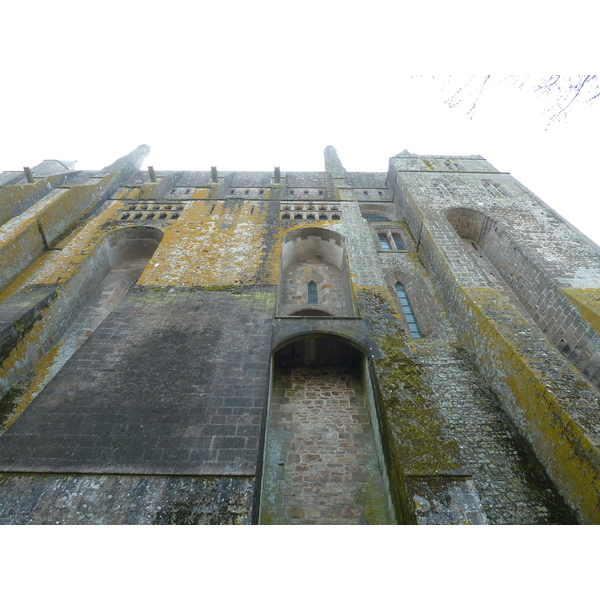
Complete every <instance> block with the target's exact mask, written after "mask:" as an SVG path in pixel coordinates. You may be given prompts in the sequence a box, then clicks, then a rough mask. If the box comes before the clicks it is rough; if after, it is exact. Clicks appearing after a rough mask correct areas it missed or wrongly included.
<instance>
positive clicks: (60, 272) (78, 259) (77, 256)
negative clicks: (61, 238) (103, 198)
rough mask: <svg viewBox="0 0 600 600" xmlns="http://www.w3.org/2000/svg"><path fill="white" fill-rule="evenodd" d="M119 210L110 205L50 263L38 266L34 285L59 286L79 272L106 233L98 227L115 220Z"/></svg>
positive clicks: (116, 205)
mask: <svg viewBox="0 0 600 600" xmlns="http://www.w3.org/2000/svg"><path fill="white" fill-rule="evenodd" d="M118 210H119V204H118V203H117V202H114V203H112V204H111V205H110V206H108V208H107V209H106V210H104V211H103V212H102V213H101V214H100V215H98V216H97V217H95V218H94V219H91V220H90V221H88V222H87V224H86V225H85V227H83V229H81V231H79V232H78V234H77V235H76V236H74V237H72V238H70V243H68V244H67V245H66V246H65V247H64V248H63V249H62V250H61V251H60V252H55V253H53V255H52V261H51V262H50V261H47V262H48V264H43V265H40V268H39V270H38V272H37V274H36V276H35V278H34V279H33V280H32V281H31V283H34V284H44V285H54V284H61V283H63V282H64V281H66V280H67V279H69V278H70V277H72V276H73V275H74V273H75V272H76V271H77V270H79V268H80V267H81V264H82V263H83V261H84V260H85V259H86V257H87V256H88V255H91V254H93V252H94V248H95V247H96V246H98V245H99V244H101V243H102V239H103V237H104V236H105V235H106V233H107V232H106V231H105V230H103V229H100V226H101V225H103V224H104V223H106V222H107V221H110V220H112V219H114V218H115V215H116V214H117V212H118Z"/></svg>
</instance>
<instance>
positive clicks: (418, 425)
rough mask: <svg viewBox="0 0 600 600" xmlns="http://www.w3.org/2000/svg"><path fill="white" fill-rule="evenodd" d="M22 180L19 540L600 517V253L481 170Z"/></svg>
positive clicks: (11, 288) (5, 201)
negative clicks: (43, 526) (31, 533)
mask: <svg viewBox="0 0 600 600" xmlns="http://www.w3.org/2000/svg"><path fill="white" fill-rule="evenodd" d="M148 152H149V149H148V147H147V146H140V147H139V148H136V149H135V150H134V151H133V152H131V153H130V154H129V155H127V156H125V157H123V158H121V159H119V160H117V161H116V162H115V163H113V164H112V165H110V166H108V167H106V168H105V169H102V170H101V171H76V170H73V164H70V163H64V162H60V161H44V162H43V163H41V165H38V166H37V167H33V168H31V169H25V170H24V172H21V173H19V172H4V173H2V174H0V361H1V367H0V395H1V396H2V399H1V400H0V432H1V433H0V523H3V524H9V523H23V524H25V523H82V524H83V523H86V524H92V523H115V524H120V523H144V524H146V523H148V524H150V523H156V524H168V523H182V524H216V523H223V524H230V523H232V524H233V523H237V524H251V523H261V524H269V523H279V524H288V523H289V524H295V523H297V524H312V523H314V524H327V523H340V524H392V523H398V524H465V523H471V524H506V523H510V524H551V523H556V524H557V523H598V522H600V506H599V475H600V460H599V458H600V456H599V453H598V443H599V439H598V438H599V435H600V418H599V414H598V413H599V405H598V404H599V398H600V389H599V386H600V339H599V333H600V249H599V248H598V247H597V246H596V245H595V244H593V243H592V242H591V241H589V240H588V239H587V238H585V237H584V236H583V235H582V234H580V233H579V232H578V231H577V230H575V229H574V228H573V227H572V226H570V225H569V224H568V223H567V222H566V221H565V220H564V219H562V218H561V217H560V216H559V215H557V214H556V213H555V212H554V211H552V210H551V209H550V208H549V207H547V206H546V205H545V204H544V203H543V202H542V201H540V200H539V199H538V198H537V197H536V196H534V195H533V194H532V193H531V192H530V191H529V190H527V189H526V188H524V187H523V186H522V185H521V184H520V183H519V182H517V181H516V180H515V179H514V178H512V177H511V176H510V175H509V174H508V173H502V172H499V171H498V170H497V169H495V168H494V167H492V166H491V165H490V164H489V163H488V162H487V161H486V160H484V159H483V158H482V157H480V156H421V155H419V156H417V155H413V154H411V153H409V152H408V151H404V152H402V153H400V154H398V155H396V156H395V157H392V158H391V159H390V161H389V167H388V170H387V172H380V173H361V172H354V173H353V172H347V171H346V170H345V169H344V167H343V165H342V162H341V161H340V159H339V157H338V156H337V153H336V151H335V150H334V149H333V148H332V147H328V148H327V149H326V150H325V169H324V171H322V172H284V171H281V170H280V169H279V168H277V167H276V168H275V169H274V170H273V171H268V172H267V171H265V172H222V171H220V170H218V169H217V168H216V167H213V168H211V170H209V171H194V172H191V171H185V172H167V171H160V170H158V169H157V170H155V169H154V168H153V167H149V169H148V170H147V171H141V170H140V166H141V164H142V162H143V160H144V158H145V156H146V155H147V154H148Z"/></svg>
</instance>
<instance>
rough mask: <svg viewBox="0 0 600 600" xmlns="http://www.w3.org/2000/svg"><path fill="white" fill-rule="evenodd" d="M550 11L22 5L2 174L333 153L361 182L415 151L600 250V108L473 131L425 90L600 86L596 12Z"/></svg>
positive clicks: (8, 27) (374, 5)
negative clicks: (582, 77)
mask: <svg viewBox="0 0 600 600" xmlns="http://www.w3.org/2000/svg"><path fill="white" fill-rule="evenodd" d="M545 6H547V9H548V10H547V13H546V14H545V15H540V14H538V12H536V11H535V9H534V8H531V9H530V10H529V9H528V7H527V6H525V5H524V3H522V2H521V3H520V4H519V3H517V2H515V3H514V7H513V6H512V5H511V2H504V3H503V4H502V8H501V9H500V8H498V9H489V11H488V12H487V13H483V12H482V9H481V7H482V4H481V3H480V2H463V1H461V0H457V1H455V2H452V3H448V2H446V3H441V2H440V3H438V2H436V1H435V0H433V1H431V2H428V3H423V9H422V10H421V11H420V10H419V9H418V8H406V7H404V6H403V5H402V3H401V2H400V0H397V1H396V2H382V1H380V0H373V1H371V2H369V3H368V4H364V3H361V4H353V3H350V2H346V3H343V2H334V1H328V0H321V1H320V2H315V1H314V0H305V1H303V2H302V3H292V2H288V3H285V2H283V1H282V0H280V1H279V2H269V1H264V0H255V1H253V2H249V1H247V2H241V1H238V0H236V1H227V0H220V1H219V2H216V1H215V2H211V3H205V2H184V1H181V0H171V1H170V2H168V3H157V2H151V1H149V0H146V1H144V2H141V1H131V0H121V1H120V2H114V1H110V0H109V1H106V2H103V3H99V4H96V3H83V2H73V1H67V0H57V1H53V2H40V1H35V0H34V1H32V2H29V3H27V4H25V3H22V2H20V1H18V2H16V1H14V0H9V2H8V6H5V7H4V8H3V9H2V14H1V17H2V22H3V27H2V29H3V33H2V36H1V37H0V61H1V62H0V68H1V69H0V73H1V78H2V79H1V81H2V84H1V85H2V90H3V92H2V94H0V108H1V109H2V112H1V114H2V115H3V125H2V128H1V130H0V171H1V170H17V169H21V168H22V167H23V166H33V165H35V164H36V163H39V162H41V161H42V160H44V159H47V158H57V159H62V160H78V163H77V168H82V169H86V168H87V169H98V168H102V167H104V166H106V165H108V164H110V163H111V162H113V161H114V160H115V159H116V158H118V157H119V156H122V155H123V154H126V153H127V152H129V151H131V150H132V149H133V148H135V147H136V146H137V145H139V144H142V143H145V144H149V145H150V146H151V149H152V150H151V153H150V156H149V158H148V160H147V162H146V163H145V165H144V167H145V166H146V165H148V164H151V165H153V166H154V167H155V168H156V169H157V170H161V169H173V170H175V169H190V170H209V169H210V167H211V166H213V165H216V166H217V167H218V168H219V169H220V170H271V169H272V168H273V167H274V166H280V167H281V169H282V170H283V171H286V170H290V171H295V170H322V169H323V149H324V148H325V146H327V145H329V144H331V145H333V146H335V147H336V149H337V150H338V153H339V156H340V158H341V160H342V162H343V164H344V166H345V167H346V168H347V169H348V170H357V171H386V170H387V164H388V158H389V157H390V156H393V155H394V154H396V153H398V152H400V151H402V150H404V149H405V148H406V149H408V150H409V151H410V152H414V153H417V154H480V155H482V156H483V157H485V158H487V159H488V160H489V161H490V162H491V163H492V164H493V165H494V166H495V167H497V168H498V169H500V170H503V171H509V172H511V173H512V174H513V175H514V176H515V177H516V178H517V179H518V180H519V181H521V183H523V184H524V185H526V186H527V187H528V188H529V189H530V190H531V191H533V192H534V193H535V194H537V195H538V196H540V197H541V198H542V199H543V200H544V201H545V202H546V203H548V204H549V205H551V206H552V207H553V208H555V209H556V210H557V211H558V212H560V213H561V214H562V215H563V216H565V217H566V218H567V219H568V220H570V221H571V222H572V223H573V224H574V225H576V226H577V227H578V228H579V229H580V230H581V231H583V232H584V233H586V234H587V235H588V236H590V237H591V238H593V239H594V240H595V241H596V242H597V243H600V192H599V190H600V187H599V186H598V185H597V182H596V181H595V177H594V175H595V172H596V171H597V168H598V164H600V160H599V159H600V145H599V144H598V143H597V140H598V137H599V136H598V133H599V129H600V102H598V103H596V104H595V105H592V106H578V107H577V108H576V109H573V110H572V111H571V112H570V115H569V118H568V121H567V123H566V124H564V123H559V124H557V125H553V126H551V127H550V128H549V129H548V130H545V129H546V123H547V117H546V115H544V114H543V108H544V105H543V104H542V103H541V102H540V100H539V99H537V98H536V97H535V96H534V95H533V94H528V93H525V92H522V91H519V90H518V89H516V88H508V87H499V88H496V89H489V90H488V91H487V92H486V94H485V95H484V96H482V98H481V101H480V103H479V108H478V111H477V113H476V115H475V118H474V119H473V120H469V119H468V117H467V116H466V114H465V110H463V109H450V108H448V107H447V106H446V104H445V103H444V98H446V97H447V96H448V92H447V91H443V90H442V83H443V81H444V78H441V79H439V80H437V81H432V80H431V78H430V77H427V76H425V77H423V78H421V79H414V78H411V77H410V75H411V74H420V73H440V72H442V73H448V72H457V71H459V72H462V73H465V72H466V73H468V72H483V71H484V69H485V70H491V71H492V72H493V71H494V69H495V70H496V71H497V72H498V71H499V72H502V73H506V72H515V71H517V72H531V70H532V69H534V70H535V71H536V72H548V71H552V72H561V71H564V70H567V69H568V70H570V71H571V72H589V71H590V69H591V70H592V71H593V70H594V67H596V71H597V64H593V63H590V62H589V60H590V58H589V57H595V56H596V54H595V53H594V52H596V53H597V48H595V44H594V40H595V39H596V32H595V31H594V26H593V21H594V19H593V18H592V15H588V18H585V15H586V13H585V12H582V11H583V10H584V8H585V4H582V5H581V6H582V7H584V8H583V9H582V11H580V10H578V8H579V5H578V2H577V1H575V2H571V3H570V4H569V8H570V12H569V15H566V16H565V13H564V5H559V4H558V3H556V6H562V7H563V8H562V9H561V10H560V11H558V10H555V9H554V4H553V3H552V2H548V3H546V5H545ZM571 21H572V24H573V26H575V25H576V32H575V33H574V34H573V35H570V34H569V33H568V31H569V30H570V29H569V28H570V26H571ZM586 69H587V70H586ZM467 79H468V76H464V80H465V81H466V80H467ZM458 80H459V81H460V80H461V79H460V78H459V79H458Z"/></svg>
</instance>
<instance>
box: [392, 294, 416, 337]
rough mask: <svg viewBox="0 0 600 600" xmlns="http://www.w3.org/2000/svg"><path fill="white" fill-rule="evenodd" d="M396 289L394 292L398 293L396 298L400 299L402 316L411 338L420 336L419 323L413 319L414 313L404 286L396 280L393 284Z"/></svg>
mask: <svg viewBox="0 0 600 600" xmlns="http://www.w3.org/2000/svg"><path fill="white" fill-rule="evenodd" d="M394 288H395V289H396V294H398V299H399V300H400V306H402V311H403V312H404V318H405V319H406V323H407V324H408V330H409V331H410V335H411V337H413V338H420V337H422V336H421V331H420V329H419V325H418V324H417V320H416V319H415V314H414V313H413V310H412V307H411V305H410V301H409V299H408V296H407V295H406V289H405V288H404V286H403V285H402V284H401V283H400V282H398V283H396V285H395V286H394Z"/></svg>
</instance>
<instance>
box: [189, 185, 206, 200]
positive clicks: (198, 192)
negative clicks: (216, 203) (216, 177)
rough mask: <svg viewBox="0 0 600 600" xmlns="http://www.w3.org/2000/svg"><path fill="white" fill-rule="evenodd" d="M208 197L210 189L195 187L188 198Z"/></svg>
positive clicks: (202, 198) (203, 198) (200, 198)
mask: <svg viewBox="0 0 600 600" xmlns="http://www.w3.org/2000/svg"><path fill="white" fill-rule="evenodd" d="M209 197H210V190H209V189H207V188H196V189H195V190H194V191H193V192H192V195H191V196H190V198H191V199H192V200H207V199H208V198H209Z"/></svg>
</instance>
